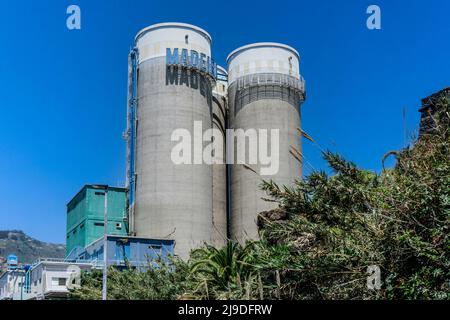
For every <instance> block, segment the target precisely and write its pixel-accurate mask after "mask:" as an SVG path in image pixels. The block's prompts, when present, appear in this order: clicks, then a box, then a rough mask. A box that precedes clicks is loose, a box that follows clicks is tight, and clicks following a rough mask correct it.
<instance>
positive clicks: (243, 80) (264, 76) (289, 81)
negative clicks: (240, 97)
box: [230, 73, 305, 94]
mask: <svg viewBox="0 0 450 320" xmlns="http://www.w3.org/2000/svg"><path fill="white" fill-rule="evenodd" d="M260 85H279V86H281V87H287V88H291V89H294V90H296V91H298V92H299V93H301V94H304V92H305V80H304V79H303V77H301V76H300V79H299V78H296V77H293V76H290V75H287V74H282V73H255V74H249V75H246V76H242V77H240V78H238V79H236V80H235V81H234V82H233V83H232V84H231V85H230V86H235V88H236V90H242V89H247V88H250V87H254V86H260Z"/></svg>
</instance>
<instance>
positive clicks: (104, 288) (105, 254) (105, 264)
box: [94, 185, 108, 300]
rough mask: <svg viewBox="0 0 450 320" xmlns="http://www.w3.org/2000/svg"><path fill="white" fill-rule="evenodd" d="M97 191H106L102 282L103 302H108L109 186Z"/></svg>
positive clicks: (97, 186) (100, 186)
mask: <svg viewBox="0 0 450 320" xmlns="http://www.w3.org/2000/svg"><path fill="white" fill-rule="evenodd" d="M94 188H96V189H103V190H105V203H104V211H103V228H104V232H103V280H102V300H107V298H108V292H107V282H108V185H95V186H94Z"/></svg>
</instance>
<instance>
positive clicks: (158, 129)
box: [124, 23, 305, 258]
mask: <svg viewBox="0 0 450 320" xmlns="http://www.w3.org/2000/svg"><path fill="white" fill-rule="evenodd" d="M211 52H212V38H211V36H210V35H209V34H208V32H207V31H205V30H203V29H201V28H199V27H197V26H194V25H190V24H185V23H160V24H156V25H152V26H149V27H147V28H144V29H143V30H141V31H140V32H138V34H137V35H136V37H135V40H134V44H133V49H132V50H131V52H130V55H129V68H128V70H129V74H128V112H127V119H128V122H127V130H126V132H125V134H124V137H125V138H126V141H127V185H126V187H127V189H128V190H129V194H128V199H129V210H128V213H129V226H130V235H133V236H137V237H142V238H157V239H171V240H174V246H175V247H174V252H175V254H177V255H179V256H181V257H182V258H187V257H188V256H189V252H190V250H192V249H194V248H197V247H199V246H202V245H203V244H205V243H209V244H214V245H217V246H221V245H223V244H224V243H225V242H226V241H227V239H230V238H231V239H235V240H238V241H241V242H243V241H245V240H246V239H255V238H257V237H258V234H257V228H256V223H255V220H256V217H257V214H258V213H259V212H261V211H264V210H268V209H271V208H274V204H273V203H268V202H265V201H263V200H262V199H261V198H262V197H264V196H265V195H264V194H263V192H262V191H260V188H259V185H260V183H261V181H262V179H263V178H265V179H273V180H274V181H275V182H277V183H278V184H280V185H289V184H291V183H293V182H294V181H295V180H296V179H300V178H301V173H302V172H301V163H300V162H299V161H298V158H299V156H298V155H299V154H301V142H300V139H301V129H300V128H301V126H300V109H299V108H300V104H301V103H302V102H303V101H304V99H305V89H304V81H303V78H302V77H301V75H300V67H299V66H300V55H299V53H298V52H297V51H296V50H295V49H294V48H291V47H289V46H287V45H284V44H279V43H271V42H268V43H256V44H251V45H247V46H244V47H241V48H238V49H236V50H234V51H233V52H232V53H231V54H230V55H229V56H228V59H227V64H228V67H227V68H223V67H220V66H218V65H217V63H216V62H215V61H214V59H213V57H212V53H211ZM194 122H200V123H202V125H203V128H204V129H207V128H215V129H218V130H220V131H221V132H223V135H224V136H225V131H226V130H228V129H243V130H247V129H256V130H258V129H269V130H271V129H277V130H279V138H280V143H279V145H280V146H279V158H280V160H279V161H280V166H279V167H280V169H279V171H278V173H277V174H275V175H273V176H270V177H261V176H258V175H255V174H254V173H253V172H252V171H249V170H246V168H245V166H243V165H242V164H229V163H228V160H229V159H228V157H227V159H224V160H227V161H224V162H223V164H221V163H217V164H213V165H208V164H205V163H195V157H196V155H195V153H196V152H198V150H195V146H194V152H193V153H194V154H193V156H194V163H195V164H176V163H174V162H173V161H171V150H172V148H173V146H174V143H173V141H172V139H171V138H172V137H171V135H172V133H173V132H174V131H175V130H177V129H180V128H182V129H186V130H187V131H188V132H194V130H195V128H194ZM229 143H231V142H230V141H224V152H223V153H224V154H226V150H225V149H226V147H227V145H228V144H229ZM207 144H208V141H203V144H202V146H201V147H203V148H204V147H205V146H206V145H207ZM273 147H275V145H273ZM268 149H269V150H271V149H272V145H270V144H269V146H268ZM274 149H275V148H274ZM202 150H203V149H202ZM293 153H294V154H293ZM232 156H234V155H232ZM225 162H226V163H225ZM252 168H253V169H255V168H256V169H258V168H259V165H256V166H252Z"/></svg>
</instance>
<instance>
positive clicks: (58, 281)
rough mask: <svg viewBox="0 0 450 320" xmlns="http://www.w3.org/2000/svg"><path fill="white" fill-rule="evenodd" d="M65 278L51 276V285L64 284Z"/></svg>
mask: <svg viewBox="0 0 450 320" xmlns="http://www.w3.org/2000/svg"><path fill="white" fill-rule="evenodd" d="M66 282H67V278H52V286H58V287H60V286H65V285H66Z"/></svg>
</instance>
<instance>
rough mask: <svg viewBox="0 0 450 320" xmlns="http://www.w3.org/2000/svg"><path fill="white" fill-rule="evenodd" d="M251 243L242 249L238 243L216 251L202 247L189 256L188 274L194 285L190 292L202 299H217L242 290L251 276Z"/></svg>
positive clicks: (209, 247)
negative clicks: (218, 295)
mask: <svg viewBox="0 0 450 320" xmlns="http://www.w3.org/2000/svg"><path fill="white" fill-rule="evenodd" d="M252 247H253V244H252V243H248V244H247V245H246V246H242V245H240V244H239V243H237V242H234V241H228V242H227V244H226V245H225V246H224V247H222V248H220V249H216V248H215V247H213V246H209V245H207V246H205V247H203V248H200V249H196V250H194V251H193V252H192V254H191V260H190V274H191V277H192V280H193V282H194V284H195V285H194V287H193V292H194V293H197V294H200V295H201V296H204V297H205V298H217V293H218V292H225V293H226V292H230V293H231V292H232V291H234V290H240V289H242V288H243V282H246V281H248V280H249V278H250V277H251V276H252V275H253V274H254V270H255V269H254V268H253V267H252V265H251V263H250V260H251V255H250V254H249V253H250V251H251V249H252Z"/></svg>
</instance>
